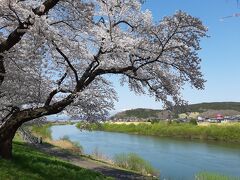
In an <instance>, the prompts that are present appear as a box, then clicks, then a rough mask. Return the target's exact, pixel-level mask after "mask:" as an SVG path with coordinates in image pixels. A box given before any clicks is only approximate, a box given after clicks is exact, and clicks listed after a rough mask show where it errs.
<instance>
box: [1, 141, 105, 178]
mask: <svg viewBox="0 0 240 180" xmlns="http://www.w3.org/2000/svg"><path fill="white" fill-rule="evenodd" d="M0 169H1V170H0V179H4V180H15V179H17V180H27V179H60V180H61V179H62V180H65V179H71V180H74V179H76V180H77V179H86V180H91V179H92V180H95V179H99V180H100V179H106V177H105V176H103V175H101V174H99V173H96V172H93V171H90V170H87V169H83V168H80V167H77V166H74V165H71V164H69V163H66V162H64V161H61V160H59V159H57V158H54V157H52V156H49V155H46V154H44V153H41V152H38V151H37V150H34V149H32V148H30V147H28V146H26V144H24V143H21V142H15V143H14V144H13V160H12V161H6V160H3V159H0Z"/></svg>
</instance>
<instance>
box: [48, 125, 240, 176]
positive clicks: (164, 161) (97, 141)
mask: <svg viewBox="0 0 240 180" xmlns="http://www.w3.org/2000/svg"><path fill="white" fill-rule="evenodd" d="M51 130H52V138H53V139H54V140H57V139H60V138H61V137H63V136H64V135H67V136H68V137H69V138H70V140H71V141H75V142H79V143H80V144H81V145H82V146H83V149H84V153H86V154H92V152H93V151H95V150H96V148H97V150H98V151H99V152H102V153H103V154H104V155H106V156H107V157H109V158H112V157H113V156H114V155H115V154H119V153H130V152H133V153H136V154H138V155H140V156H141V157H142V158H144V159H145V160H147V161H149V162H150V163H151V164H152V165H153V166H154V167H155V168H156V169H158V170H159V171H160V174H161V179H167V180H175V179H176V180H181V179H182V180H192V179H194V175H195V174H196V173H198V172H202V171H208V172H217V173H221V174H225V175H230V176H239V177H240V145H233V144H224V143H216V142H204V141H197V140H196V141H195V140H194V141H189V140H181V139H172V138H159V137H152V136H140V135H129V134H123V133H112V132H102V131H91V132H89V131H80V130H79V129H77V128H76V127H75V125H61V126H52V127H51Z"/></svg>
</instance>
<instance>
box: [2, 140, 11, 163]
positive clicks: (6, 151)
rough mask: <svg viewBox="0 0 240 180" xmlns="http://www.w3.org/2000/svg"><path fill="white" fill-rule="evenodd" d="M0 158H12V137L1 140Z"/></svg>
mask: <svg viewBox="0 0 240 180" xmlns="http://www.w3.org/2000/svg"><path fill="white" fill-rule="evenodd" d="M0 157H1V158H3V159H11V158H12V137H10V138H7V139H5V140H3V141H2V140H0Z"/></svg>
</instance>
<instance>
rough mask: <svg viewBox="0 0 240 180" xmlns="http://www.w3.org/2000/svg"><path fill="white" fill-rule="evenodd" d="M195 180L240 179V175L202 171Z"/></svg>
mask: <svg viewBox="0 0 240 180" xmlns="http://www.w3.org/2000/svg"><path fill="white" fill-rule="evenodd" d="M195 180H240V177H231V176H225V175H222V174H216V173H209V172H201V173H198V174H197V175H196V176H195Z"/></svg>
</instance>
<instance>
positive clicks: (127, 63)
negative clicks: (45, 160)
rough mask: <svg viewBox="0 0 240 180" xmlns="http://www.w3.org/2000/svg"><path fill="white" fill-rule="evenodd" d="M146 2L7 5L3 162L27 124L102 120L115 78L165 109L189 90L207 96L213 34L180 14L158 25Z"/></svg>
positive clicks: (1, 69) (42, 0)
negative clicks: (205, 57) (205, 71)
mask: <svg viewBox="0 0 240 180" xmlns="http://www.w3.org/2000/svg"><path fill="white" fill-rule="evenodd" d="M141 5H142V1H140V0H89V1H84V0H1V1H0V26H1V27H0V156H1V157H3V158H6V159H9V158H11V157H12V153H11V150H12V139H13V137H14V135H15V132H16V131H17V129H18V128H19V127H20V126H21V125H22V124H23V123H25V122H28V121H32V120H34V119H36V118H40V117H44V116H47V115H52V114H56V113H59V112H62V111H64V112H65V113H69V114H73V115H74V114H81V115H82V116H83V117H84V118H85V119H91V120H93V119H100V118H103V117H104V116H105V115H106V113H107V112H108V111H109V110H110V109H111V108H113V103H114V101H115V100H116V93H115V91H114V88H113V86H112V84H111V82H110V81H109V80H108V78H109V75H110V74H114V75H118V76H119V77H120V83H121V84H128V86H129V88H130V89H131V90H132V91H134V92H136V93H139V94H144V93H147V94H149V95H150V96H155V97H156V100H159V101H162V102H163V103H164V104H165V105H167V106H170V105H174V104H181V103H183V100H182V98H181V93H180V91H181V89H182V87H183V85H184V84H185V83H186V82H188V83H190V84H191V85H192V86H193V87H195V88H197V89H203V88H204V79H203V76H202V73H201V71H200V62H201V59H200V58H199V57H198V54H197V51H198V50H200V45H199V41H200V39H201V38H202V37H204V36H206V30H207V29H206V28H205V27H204V26H203V25H202V22H201V21H200V20H199V19H198V18H194V17H192V16H190V15H188V14H187V13H184V12H181V11H178V12H176V13H175V14H174V15H172V16H167V17H163V18H162V20H161V21H160V22H158V23H156V22H154V21H153V19H152V14H151V12H150V11H149V10H145V11H143V10H142V7H141Z"/></svg>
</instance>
